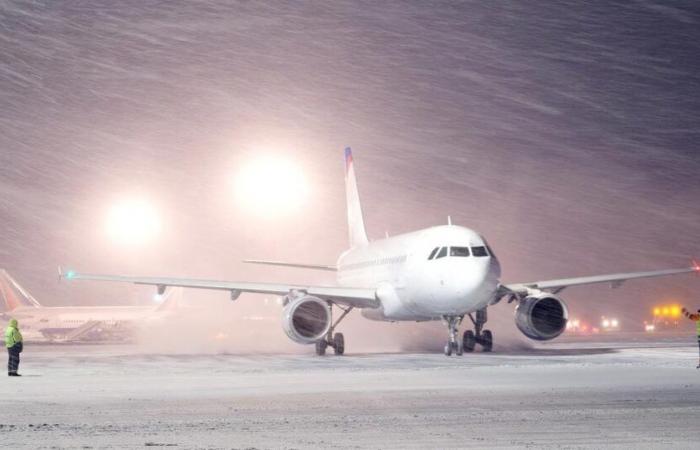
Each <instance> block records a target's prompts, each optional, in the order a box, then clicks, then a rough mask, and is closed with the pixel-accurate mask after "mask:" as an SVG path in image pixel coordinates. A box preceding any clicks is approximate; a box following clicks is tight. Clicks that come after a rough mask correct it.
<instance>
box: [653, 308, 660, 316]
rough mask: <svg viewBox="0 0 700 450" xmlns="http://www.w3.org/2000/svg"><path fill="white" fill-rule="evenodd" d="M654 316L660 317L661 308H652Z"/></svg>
mask: <svg viewBox="0 0 700 450" xmlns="http://www.w3.org/2000/svg"><path fill="white" fill-rule="evenodd" d="M654 315H655V316H660V315H661V308H659V307H656V308H654Z"/></svg>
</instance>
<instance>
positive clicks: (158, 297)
mask: <svg viewBox="0 0 700 450" xmlns="http://www.w3.org/2000/svg"><path fill="white" fill-rule="evenodd" d="M163 300H165V296H164V295H160V294H153V301H154V302H156V303H163Z"/></svg>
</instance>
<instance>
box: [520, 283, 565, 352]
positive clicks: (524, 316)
mask: <svg viewBox="0 0 700 450" xmlns="http://www.w3.org/2000/svg"><path fill="white" fill-rule="evenodd" d="M568 320H569V310H568V309H567V308H566V304H565V303H564V302H563V301H562V300H561V299H560V298H559V297H557V296H555V295H552V294H548V293H546V292H540V293H537V294H535V295H531V296H528V297H525V298H524V299H523V300H521V301H520V303H519V304H518V307H517V308H515V325H517V327H518V329H519V330H520V331H522V333H523V334H524V335H525V336H527V337H529V338H530V339H535V340H537V341H548V340H550V339H554V338H555V337H557V336H559V335H560V334H562V333H563V332H564V330H565V329H566V323H567V322H568Z"/></svg>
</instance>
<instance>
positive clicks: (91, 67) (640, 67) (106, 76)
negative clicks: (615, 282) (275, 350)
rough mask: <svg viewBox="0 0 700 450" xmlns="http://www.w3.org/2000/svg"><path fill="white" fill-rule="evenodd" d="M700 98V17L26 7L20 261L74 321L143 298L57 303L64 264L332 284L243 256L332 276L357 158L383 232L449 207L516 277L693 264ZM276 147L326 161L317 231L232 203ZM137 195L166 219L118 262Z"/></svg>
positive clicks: (6, 120) (425, 8)
mask: <svg viewBox="0 0 700 450" xmlns="http://www.w3.org/2000/svg"><path fill="white" fill-rule="evenodd" d="M699 92H700V7H699V6H698V5H697V3H696V2H692V1H687V2H682V1H679V2H666V1H639V2H610V1H601V2H591V3H588V2H586V3H583V2H574V1H567V2H507V1H502V2H481V1H474V2H443V3H440V2H437V3H435V2H420V1H416V2H371V1H368V2H279V3H273V2H248V1H245V2H238V3H235V2H215V3H214V2H197V1H188V2H174V1H169V2H142V1H132V2H123V3H122V4H121V5H120V6H114V5H113V2H111V1H93V2H49V1H47V2H31V3H30V2H13V1H10V2H2V3H0V266H2V267H5V268H7V269H8V270H9V271H10V272H11V273H12V274H14V275H15V277H16V278H17V279H18V280H19V281H20V282H21V283H22V284H23V285H25V286H26V287H27V288H28V289H29V290H30V291H31V292H33V293H34V294H35V296H36V297H37V298H38V299H39V300H40V301H43V302H44V303H46V304H51V305H59V304H67V303H79V304H94V303H105V304H106V303H115V302H119V303H132V302H138V301H142V300H143V299H144V298H145V294H143V292H144V291H142V290H139V289H136V288H130V287H124V286H111V285H99V286H95V285H93V284H89V283H86V284H82V285H78V284H76V285H71V286H66V285H59V284H58V283H57V282H56V277H55V270H56V266H57V265H59V264H62V265H68V266H71V267H75V268H78V269H81V270H84V271H104V272H117V273H134V274H153V275H168V274H169V275H180V276H198V277H207V278H224V279H232V280H244V279H253V280H269V281H313V282H318V281H329V280H328V278H327V277H325V276H323V275H319V274H315V273H312V274H305V273H303V272H299V271H296V272H293V271H283V270H276V269H275V270H269V269H266V270H261V269H260V268H258V267H247V266H245V265H243V264H241V263H240V262H239V261H240V260H241V259H242V258H251V257H253V258H268V259H287V260H298V261H304V262H312V263H333V262H334V260H335V258H336V256H337V255H338V253H339V252H341V251H342V250H344V248H345V245H346V226H345V211H344V208H345V206H344V193H343V189H344V187H343V181H342V177H343V169H342V149H343V147H344V146H346V145H351V146H352V147H353V149H354V153H355V161H356V165H357V172H358V178H359V184H360V192H361V195H362V198H363V204H364V209H365V216H366V223H367V225H368V229H369V232H370V235H372V236H374V237H381V236H382V235H383V234H384V231H385V230H387V231H389V233H392V234H396V233H399V232H404V231H410V230H414V229H416V228H421V227H427V226H430V225H436V224H441V223H444V222H445V221H446V216H447V215H448V214H449V215H451V216H452V219H453V222H455V223H457V224H460V225H465V226H469V227H471V228H474V229H476V230H478V231H479V232H481V233H482V234H484V235H485V236H486V237H487V239H489V240H490V242H491V243H492V246H493V247H494V248H495V250H496V252H497V253H498V254H499V256H500V258H501V260H502V264H503V269H504V281H512V282H516V281H517V282H521V281H532V280H537V279H548V278H558V277H568V276H577V275H591V274H597V273H606V272H619V271H634V270H650V269H656V268H669V267H677V266H684V265H686V264H688V263H689V259H690V257H691V256H692V255H694V254H695V255H698V256H700V207H699V206H698V199H700V156H699V155H698V139H699V138H700V96H699V95H698V93H699ZM263 153H265V154H269V153H272V154H277V155H282V156H285V157H288V158H294V159H295V160H296V161H297V162H298V164H299V165H300V166H301V167H303V168H304V173H305V174H306V176H307V177H308V179H309V183H310V185H311V189H312V195H311V196H310V198H309V199H308V201H307V203H306V204H305V206H304V207H303V208H301V209H300V210H299V211H297V212H296V213H295V214H290V215H288V216H286V217H282V218H277V219H275V220H264V219H260V218H252V217H249V216H247V214H246V211H244V210H241V209H237V208H236V205H235V204H234V203H233V202H231V201H230V197H231V192H230V189H228V188H227V183H228V182H229V181H230V177H231V176H232V174H233V173H235V169H236V167H238V165H239V163H241V162H242V161H244V160H248V159H250V158H254V157H255V156H256V155H259V154H263ZM134 193H136V194H138V195H144V196H147V197H148V198H149V199H151V200H152V201H153V202H154V203H155V204H157V205H158V207H159V209H160V211H161V213H162V215H163V217H164V220H165V221H166V226H165V229H164V232H163V236H162V237H161V238H160V239H158V240H155V241H153V242H150V243H149V244H148V245H145V246H143V247H140V248H120V247H119V246H116V245H114V243H110V242H108V240H107V239H106V237H105V235H104V233H103V232H102V231H103V230H102V228H103V221H104V214H105V210H106V208H107V205H109V204H110V203H111V202H113V201H114V199H115V198H118V197H119V196H120V195H127V194H128V195H133V194H134ZM699 287H700V280H698V279H697V278H696V277H692V276H681V277H678V278H675V279H666V280H663V281H640V282H630V283H628V284H627V285H626V286H625V288H624V289H620V290H610V289H608V288H607V287H594V288H576V289H571V290H568V291H565V294H567V295H566V297H565V298H566V299H567V301H568V303H569V305H570V307H571V309H572V310H573V311H574V312H577V313H579V314H588V315H589V316H591V317H595V316H596V315H599V314H603V313H606V312H607V311H609V310H610V309H611V308H614V309H615V310H616V311H620V310H621V309H622V310H624V314H627V315H628V316H631V317H634V318H635V319H637V318H642V317H644V316H645V315H646V314H647V313H648V311H649V307H650V306H651V305H652V304H654V302H658V301H662V300H669V301H670V300H675V301H679V302H686V303H689V304H691V303H695V304H697V305H698V307H700V298H698V294H697V291H698V288H699ZM206 295H209V296H212V295H213V296H216V295H220V294H206ZM501 307H502V308H504V309H507V308H509V307H507V306H503V305H501V306H499V308H501Z"/></svg>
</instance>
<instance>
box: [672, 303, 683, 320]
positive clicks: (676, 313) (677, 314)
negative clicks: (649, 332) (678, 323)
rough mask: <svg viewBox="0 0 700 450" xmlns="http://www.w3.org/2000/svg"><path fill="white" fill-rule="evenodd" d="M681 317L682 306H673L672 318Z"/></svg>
mask: <svg viewBox="0 0 700 450" xmlns="http://www.w3.org/2000/svg"><path fill="white" fill-rule="evenodd" d="M680 315H681V308H680V306H677V305H674V306H671V316H672V317H680Z"/></svg>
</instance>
